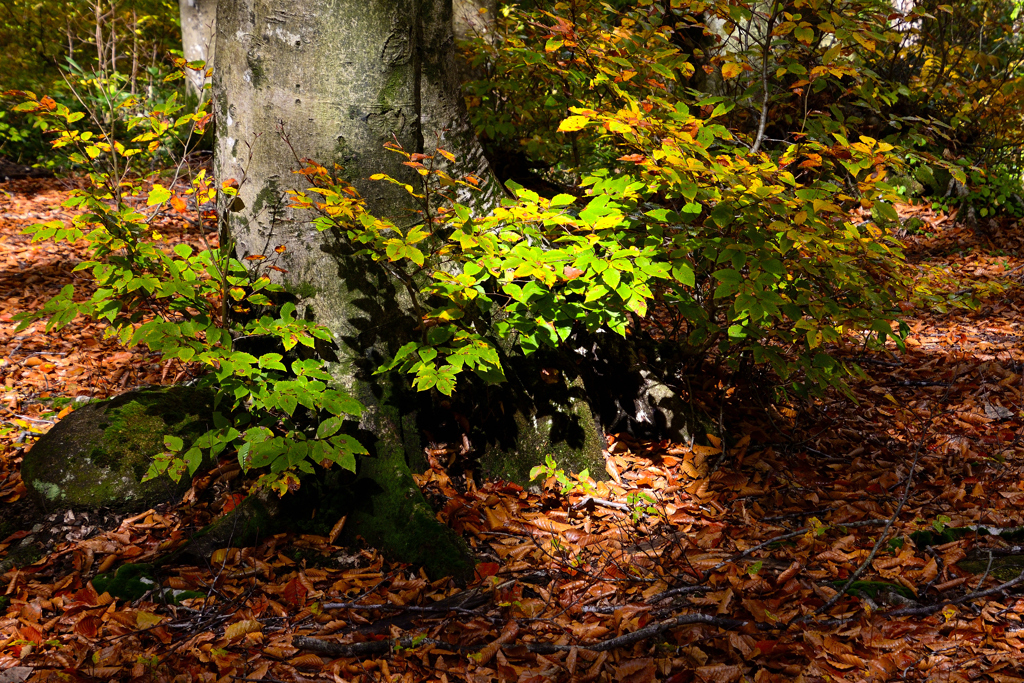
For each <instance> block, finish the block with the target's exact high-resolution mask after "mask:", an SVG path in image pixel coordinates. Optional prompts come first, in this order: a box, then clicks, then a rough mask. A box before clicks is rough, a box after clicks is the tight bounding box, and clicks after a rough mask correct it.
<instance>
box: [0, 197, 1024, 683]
mask: <svg viewBox="0 0 1024 683" xmlns="http://www.w3.org/2000/svg"><path fill="white" fill-rule="evenodd" d="M59 198H60V189H59V186H58V185H57V184H56V183H55V182H53V181H38V180H32V181H20V182H12V183H8V184H7V185H6V190H5V191H4V193H3V194H0V259H3V264H4V265H3V268H2V269H0V273H2V275H0V290H2V291H0V345H3V346H4V347H5V353H4V357H3V359H2V365H0V372H2V373H3V377H4V381H5V384H6V393H5V395H4V402H3V406H2V412H0V420H2V421H3V422H4V425H5V432H4V436H3V448H4V451H3V454H2V455H0V501H3V502H4V503H5V504H6V505H10V506H17V505H19V504H20V503H21V502H22V501H21V500H20V499H22V498H23V496H24V488H23V485H22V484H21V482H20V477H19V476H18V464H19V462H20V455H21V453H22V449H24V448H27V447H29V445H30V443H31V440H32V438H33V436H32V435H33V434H36V433H39V432H41V431H45V429H46V428H48V426H49V425H50V424H52V422H53V421H55V420H56V419H59V417H60V416H61V410H66V409H67V408H68V407H73V404H70V405H69V406H67V407H64V408H58V407H57V406H55V405H54V403H55V401H54V399H57V398H58V397H72V398H73V397H75V396H79V395H88V396H102V395H107V394H111V393H116V392H118V391H120V390H122V388H123V387H130V386H134V385H137V384H141V383H168V382H171V381H173V379H174V377H175V375H177V374H178V373H179V372H180V371H181V369H180V368H168V369H165V368H164V367H161V366H160V365H159V363H157V362H156V361H155V360H154V359H152V358H149V357H148V356H147V355H146V354H145V353H141V352H139V351H137V350H135V351H125V350H123V349H119V348H118V347H116V346H114V345H113V344H110V343H108V342H105V341H104V340H103V338H102V332H101V330H99V329H98V328H96V327H95V326H92V325H89V324H84V323H81V322H76V323H75V324H74V325H72V326H70V327H69V328H68V329H67V330H65V331H64V332H62V333H60V334H58V335H45V334H43V332H42V330H41V327H40V326H38V325H37V326H35V327H33V328H30V329H29V330H26V331H25V332H23V333H20V334H15V333H14V332H13V331H12V330H13V324H12V323H10V317H11V316H12V315H15V314H16V313H18V312H20V311H23V310H29V309H31V308H32V307H35V306H38V305H40V303H41V302H42V301H44V300H45V299H46V298H47V297H49V296H51V295H52V294H53V293H55V292H56V291H57V289H59V287H60V286H61V285H62V284H64V283H66V282H67V281H69V280H70V279H71V278H72V277H73V275H72V273H71V268H72V267H73V265H74V262H75V259H76V258H80V256H81V255H80V254H76V253H74V252H73V251H72V250H70V249H64V250H57V249H54V248H52V247H49V246H45V245H31V244H29V243H28V241H27V239H26V238H24V237H21V236H19V235H18V231H19V230H20V229H21V228H23V227H24V226H25V225H26V224H27V223H30V222H34V221H37V220H41V219H44V218H51V217H54V216H58V215H59V209H56V208H54V207H55V206H56V205H57V204H58V202H59ZM901 211H902V212H903V213H904V215H911V214H914V215H917V216H919V217H920V218H922V220H923V221H924V222H925V224H926V226H927V227H926V228H924V229H922V230H921V231H920V233H925V232H927V234H917V233H915V234H912V235H907V236H906V242H907V247H908V251H909V252H910V253H911V255H912V256H913V260H914V262H915V263H917V264H918V265H919V266H920V267H921V268H922V273H923V275H922V277H934V272H932V273H931V274H929V273H927V272H926V271H925V266H926V265H931V266H937V267H938V269H939V270H941V272H944V273H945V274H946V278H945V279H935V281H934V286H935V288H936V290H937V291H938V290H941V289H942V288H946V289H949V288H952V287H955V288H961V289H965V290H967V291H968V292H975V291H980V292H981V293H986V292H991V291H995V289H996V288H997V289H998V292H999V295H998V296H990V297H989V298H986V299H984V300H983V301H982V304H981V306H980V307H979V308H978V309H977V310H973V311H972V310H963V309H952V310H949V311H947V312H942V311H939V310H937V309H936V310H921V309H914V308H913V307H912V306H911V305H909V304H908V306H907V310H906V311H905V313H906V321H907V323H908V324H909V325H910V329H911V334H910V338H909V339H908V342H907V351H906V353H899V352H897V351H896V350H895V349H890V350H888V351H887V352H885V353H880V352H877V351H874V352H869V351H867V350H865V348H864V347H863V346H862V345H860V344H858V342H857V340H855V339H851V340H849V343H848V344H847V346H845V347H844V348H842V349H839V350H838V352H839V353H840V354H841V355H843V356H844V357H845V358H847V359H849V360H851V361H853V362H857V363H859V364H860V365H861V366H862V367H863V368H864V370H865V372H866V373H867V375H868V378H867V379H864V380H858V381H856V382H854V383H853V385H852V387H853V393H854V395H855V397H856V402H855V401H853V400H850V399H848V398H845V397H842V396H838V395H834V396H830V397H829V398H827V399H826V400H821V401H816V402H813V403H793V404H791V405H785V404H784V405H770V404H769V403H768V402H767V400H766V399H765V398H764V397H763V396H761V395H760V394H759V393H758V391H757V390H756V387H753V386H736V387H731V386H724V385H722V384H721V382H722V380H719V379H716V378H711V377H710V376H709V379H708V380H707V386H703V387H696V388H695V392H699V393H700V394H701V396H700V397H701V400H702V401H703V402H705V403H709V402H710V403H714V404H715V406H716V409H717V408H719V407H720V408H721V414H722V416H723V419H722V422H723V427H724V428H725V429H724V436H725V443H727V444H732V445H731V446H729V447H727V448H724V450H723V445H724V444H723V442H722V441H720V440H718V439H715V438H711V439H710V441H708V442H707V443H708V444H709V445H703V446H702V445H700V444H682V443H670V442H655V443H651V442H640V441H636V440H634V439H632V438H630V437H629V436H628V435H613V436H610V437H609V441H608V455H607V469H608V472H607V474H608V477H609V478H608V479H607V481H593V480H587V481H581V482H577V483H578V486H577V487H576V490H574V491H572V492H570V493H563V492H562V491H560V490H559V487H558V486H557V484H556V483H555V482H554V480H551V481H548V482H539V484H541V485H540V486H539V487H536V488H535V489H533V490H523V489H522V488H520V487H518V486H515V485H512V484H507V483H503V482H479V483H478V482H475V481H474V479H473V476H472V473H471V472H469V471H466V472H462V471H461V469H460V468H461V463H462V461H461V460H460V459H459V456H458V451H459V446H460V444H455V445H453V446H452V447H451V448H448V447H446V446H444V445H440V446H436V447H432V448H431V450H430V451H429V452H428V456H429V460H430V461H431V462H432V463H434V466H433V467H432V468H431V469H430V470H428V471H427V472H426V473H424V474H423V475H422V476H421V477H420V479H419V483H420V485H421V486H422V487H423V488H424V490H425V492H426V493H427V494H428V497H429V499H430V500H432V501H434V502H436V504H437V509H438V514H439V516H440V517H441V518H442V519H443V520H444V521H446V522H447V523H448V524H450V525H451V526H452V527H453V528H455V529H456V530H458V531H459V532H460V533H462V534H463V535H464V537H465V538H466V539H467V542H468V543H469V544H470V546H471V547H472V549H473V551H474V553H475V554H476V555H477V557H478V558H479V564H478V565H477V570H476V577H475V578H474V579H473V580H472V581H471V582H469V584H468V585H457V584H456V583H455V582H453V581H451V580H449V579H441V580H437V581H430V580H428V579H427V578H426V577H425V575H423V574H422V573H421V572H419V571H417V570H416V569H415V568H412V567H408V566H402V565H397V564H394V563H390V562H388V561H386V560H385V559H383V558H381V557H380V555H379V554H378V553H376V552H375V551H374V550H372V549H359V548H342V547H339V546H336V545H334V543H333V540H334V539H333V536H335V535H336V533H337V530H338V527H339V526H340V524H341V523H343V521H342V520H339V525H336V529H335V533H334V534H333V535H332V537H321V536H309V535H305V536H304V535H297V534H280V535H277V536H274V537H271V538H267V539H265V540H264V541H262V542H261V543H260V544H259V545H257V546H255V547H249V548H224V549H221V550H218V551H216V552H214V553H213V555H212V556H211V557H209V558H204V559H205V561H204V562H203V563H201V564H192V565H187V564H170V565H163V566H161V567H160V568H159V569H158V570H157V572H156V583H154V584H153V585H152V587H151V589H149V590H147V591H146V592H145V594H144V595H142V596H141V597H139V598H138V599H135V600H132V601H127V600H121V599H116V598H113V597H112V596H111V595H110V594H109V593H100V592H98V591H97V590H96V588H95V586H94V585H93V584H92V582H91V581H92V579H93V577H95V576H96V575H97V574H98V573H103V572H107V571H111V570H114V569H117V568H118V567H122V566H125V565H129V564H139V563H147V562H153V561H155V560H157V559H158V558H160V557H161V556H163V555H165V554H166V553H167V551H168V550H169V549H170V548H173V547H175V546H176V545H178V544H180V543H182V542H184V541H185V540H187V539H188V537H189V536H190V534H191V533H192V532H193V531H194V530H195V529H196V528H198V527H200V526H201V525H202V524H204V523H206V522H208V521H209V520H211V519H213V518H215V517H216V516H218V515H220V514H222V513H223V512H225V511H228V510H230V509H231V508H232V507H234V506H235V505H237V504H238V503H239V501H240V500H241V494H242V493H243V492H244V485H243V484H242V483H241V480H242V478H241V477H239V476H238V475H239V472H238V468H237V464H232V463H231V462H230V461H224V462H223V463H222V464H221V466H220V467H218V468H217V469H216V470H214V471H212V472H208V473H205V474H202V475H200V476H198V477H197V478H196V479H195V480H194V481H193V487H192V489H191V490H190V491H189V493H188V494H187V495H186V497H185V499H184V500H183V501H182V502H181V503H180V504H177V505H173V506H166V507H163V508H158V509H154V510H150V511H147V512H145V513H143V514H140V515H135V516H133V517H130V518H126V519H119V518H116V517H115V516H113V515H110V514H108V513H104V512H103V511H97V512H96V513H95V514H93V515H88V514H84V513H80V514H78V515H77V516H76V515H71V514H68V515H55V516H50V517H45V518H44V517H40V518H38V519H37V520H34V521H35V522H36V526H35V527H34V528H33V529H25V530H23V531H19V532H17V533H14V534H13V535H11V536H9V537H8V538H3V539H0V555H2V554H4V553H5V552H9V551H10V550H11V549H13V548H15V547H16V546H17V545H18V544H20V543H22V542H23V541H24V540H25V539H26V538H27V537H28V536H32V535H46V536H47V538H48V544H49V545H48V553H47V554H46V555H45V556H44V557H42V558H41V559H40V560H39V561H38V562H36V563H35V564H31V565H27V566H23V567H21V568H18V569H16V568H9V569H8V570H7V571H6V573H5V574H3V576H2V580H0V594H2V595H3V596H5V597H6V598H7V601H8V604H7V606H6V608H4V609H2V610H0V681H22V680H28V681H51V680H52V681H58V680H59V681H92V680H119V681H166V682H174V683H187V682H190V681H209V682H211V683H213V682H215V681H217V682H219V681H223V682H224V683H227V682H228V681H236V680H247V681H305V680H311V681H312V680H317V681H320V680H322V681H352V680H360V681H403V682H412V681H422V680H447V681H461V680H467V681H480V682H483V681H493V680H501V681H506V680H511V681H523V682H534V681H535V682H538V683H540V682H542V681H574V682H577V681H578V682H581V683H582V682H585V681H624V682H625V681H628V682H630V683H641V682H645V681H653V680H667V681H673V682H674V683H682V682H684V681H701V682H705V683H733V682H735V681H741V680H752V681H757V682H759V683H760V682H766V681H889V680H901V681H902V680H942V681H1000V682H1011V681H1024V655H1022V647H1024V642H1022V639H1024V623H1022V618H1024V593H1022V590H1024V579H1022V578H1021V577H1022V576H1024V575H1022V574H1021V573H1020V572H1021V570H1022V569H1024V559H1021V560H1020V562H1019V563H1018V564H1014V562H1015V561H1016V560H1015V558H1018V557H1021V556H1024V549H1022V548H1021V547H1020V543H1021V542H1022V541H1021V540H1015V539H1019V538H1021V536H1017V535H1015V534H1013V533H1006V534H1003V535H993V534H995V533H998V532H1000V531H1003V530H1010V531H1012V530H1014V529H1017V528H1018V527H1021V526H1024V519H1022V517H1024V513H1022V512H1021V505H1020V503H1021V502H1024V467H1022V466H1024V443H1022V430H1021V428H1022V424H1024V404H1022V399H1021V391H1022V390H1024V380H1022V376H1024V346H1022V345H1021V343H1020V338H1019V335H1020V324H1021V317H1020V315H1019V308H1020V307H1021V305H1022V304H1024V298H1022V295H1021V291H1022V290H1021V287H1020V277H1021V276H1022V275H1024V259H1022V258H1021V257H1019V256H1017V254H1020V253H1022V252H1021V248H1022V245H1021V241H1022V239H1024V235H1022V234H1021V233H1020V232H1019V231H1018V230H1017V228H1016V226H1013V225H994V226H986V228H987V232H984V231H971V230H968V229H965V228H962V227H959V226H957V225H956V224H955V223H954V222H953V221H952V220H950V219H949V218H947V217H943V216H937V215H934V214H931V213H930V212H927V211H923V210H921V209H916V208H913V207H903V208H902V209H901ZM164 230H165V231H168V230H169V229H168V228H164ZM979 235H981V236H980V237H979ZM979 288H980V289H979ZM955 291H959V289H957V290H955ZM125 377H128V379H124V378H125ZM716 401H717V403H715V402H716ZM452 462H454V463H459V465H457V466H456V465H452V466H446V464H449V463H452ZM12 509H13V507H12ZM950 529H960V531H958V532H952V531H950ZM972 562H973V563H972ZM979 564H980V565H981V569H978V568H977V567H978V565H979ZM1014 567H1016V569H1013V568H1014ZM1008 568H1009V569H1008ZM1008 571H1009V573H1008ZM844 589H846V590H844ZM182 590H191V591H197V592H200V593H202V594H203V595H204V597H191V598H188V599H185V600H183V601H181V603H180V604H177V605H175V604H173V603H169V602H168V601H167V596H168V595H171V594H172V592H173V591H182Z"/></svg>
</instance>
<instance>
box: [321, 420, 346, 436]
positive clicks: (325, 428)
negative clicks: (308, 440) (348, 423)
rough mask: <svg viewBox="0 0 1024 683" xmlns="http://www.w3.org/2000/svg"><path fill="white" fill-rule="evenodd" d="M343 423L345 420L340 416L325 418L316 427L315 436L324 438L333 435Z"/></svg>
mask: <svg viewBox="0 0 1024 683" xmlns="http://www.w3.org/2000/svg"><path fill="white" fill-rule="evenodd" d="M344 423H345V421H344V420H342V419H341V418H340V417H329V418H327V419H326V420H324V421H323V422H321V423H320V426H318V427H317V428H316V438H318V439H326V438H327V437H329V436H334V435H335V434H337V432H338V430H339V429H341V426H342V425H343V424H344Z"/></svg>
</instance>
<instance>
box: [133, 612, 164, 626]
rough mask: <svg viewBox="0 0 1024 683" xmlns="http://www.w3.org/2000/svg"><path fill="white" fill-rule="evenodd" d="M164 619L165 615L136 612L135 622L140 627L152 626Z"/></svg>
mask: <svg viewBox="0 0 1024 683" xmlns="http://www.w3.org/2000/svg"><path fill="white" fill-rule="evenodd" d="M161 621H163V617H161V616H159V615H156V614H153V613H152V612H136V613H135V623H136V625H137V626H138V627H139V628H140V629H147V628H152V627H154V626H156V625H157V624H159V623H160V622H161Z"/></svg>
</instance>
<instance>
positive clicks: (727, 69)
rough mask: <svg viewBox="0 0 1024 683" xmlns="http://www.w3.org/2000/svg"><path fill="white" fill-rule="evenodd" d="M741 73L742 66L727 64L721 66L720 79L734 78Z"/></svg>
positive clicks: (734, 63)
mask: <svg viewBox="0 0 1024 683" xmlns="http://www.w3.org/2000/svg"><path fill="white" fill-rule="evenodd" d="M741 73H743V65H742V64H739V63H737V62H728V63H726V64H723V65H722V78H736V77H737V76H739V75H740V74H741Z"/></svg>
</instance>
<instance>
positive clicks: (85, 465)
mask: <svg viewBox="0 0 1024 683" xmlns="http://www.w3.org/2000/svg"><path fill="white" fill-rule="evenodd" d="M211 414H212V398H211V396H210V394H209V393H208V392H206V391H202V390H199V389H194V388H191V387H171V388H168V389H142V390H139V391H133V392H129V393H127V394H123V395H121V396H118V397H116V398H113V399H110V400H107V401H95V402H93V403H89V404H87V405H85V406H83V407H81V408H79V409H78V410H76V411H74V412H73V413H71V414H70V415H68V416H67V417H66V418H64V419H63V420H61V421H60V422H59V423H58V424H57V425H56V426H55V427H54V428H53V429H51V430H50V431H49V432H48V433H47V434H45V435H43V436H42V437H41V438H40V439H39V441H38V442H36V444H35V445H34V446H33V447H32V449H31V450H30V451H29V452H28V453H27V454H26V455H25V459H24V461H23V463H22V478H23V479H24V481H25V485H26V487H27V488H28V491H29V494H30V495H31V496H32V497H33V499H34V501H35V502H36V503H37V504H38V505H39V506H41V507H42V508H43V509H44V510H52V509H72V510H77V509H93V508H97V507H110V508H113V509H117V510H123V511H131V510H144V509H146V508H147V507H150V506H152V505H153V504H156V503H158V502H163V501H166V500H169V499H171V498H172V497H174V496H175V495H176V494H179V493H180V492H181V491H183V490H184V489H185V488H187V486H188V481H185V480H183V481H182V482H179V483H178V484H174V483H173V482H172V481H171V480H170V479H167V478H159V479H156V480H153V481H149V482H146V483H142V477H143V476H144V475H145V473H146V470H147V469H148V468H149V464H150V462H151V460H152V458H153V456H154V455H156V454H158V453H160V452H161V451H163V450H164V445H163V441H164V435H166V434H173V435H176V436H180V437H181V438H182V439H184V440H185V441H186V442H187V441H189V440H191V439H194V438H196V437H197V436H199V435H200V434H202V433H203V432H205V431H206V430H207V429H208V428H209V419H210V416H211Z"/></svg>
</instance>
